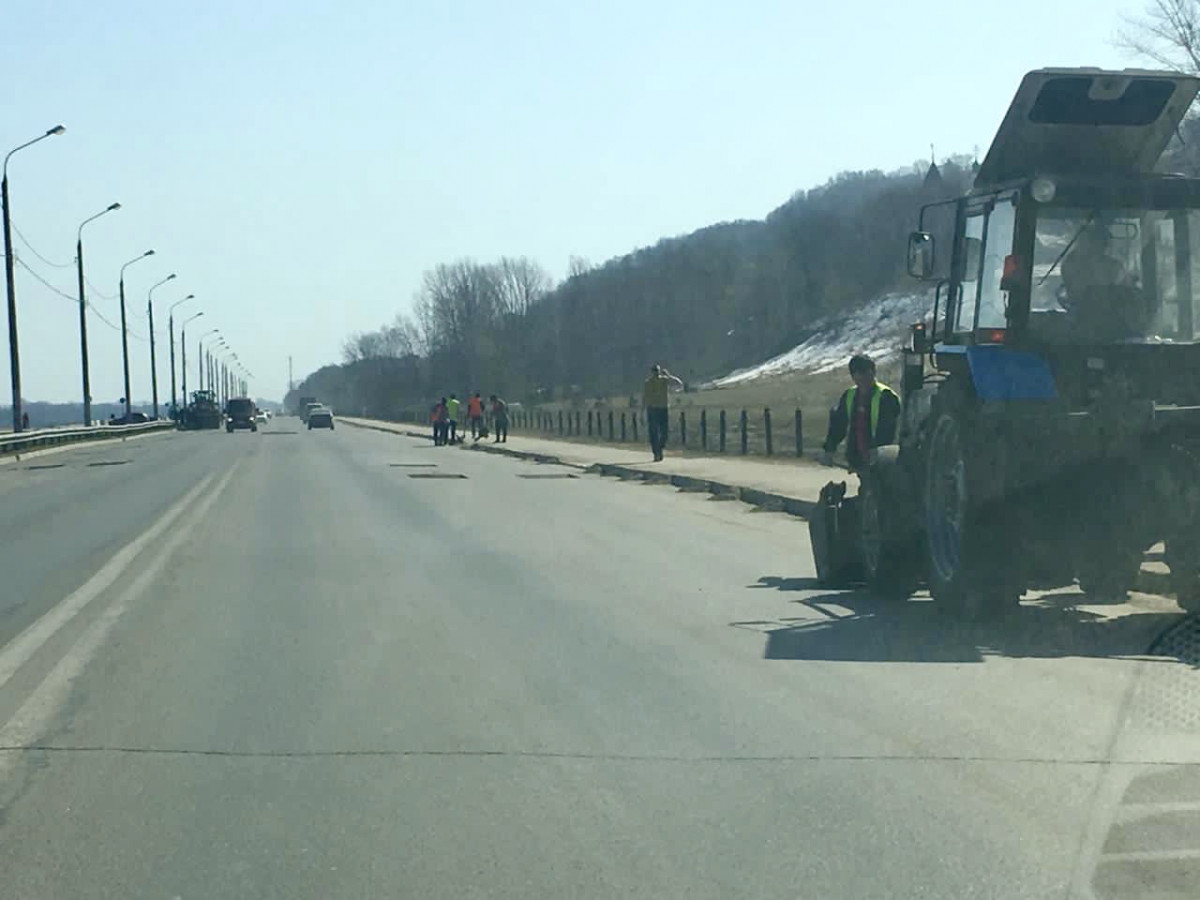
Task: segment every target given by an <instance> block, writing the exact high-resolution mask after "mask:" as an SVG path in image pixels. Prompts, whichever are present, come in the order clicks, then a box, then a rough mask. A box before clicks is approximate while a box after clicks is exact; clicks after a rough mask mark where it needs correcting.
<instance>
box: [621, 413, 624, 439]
mask: <svg viewBox="0 0 1200 900" xmlns="http://www.w3.org/2000/svg"><path fill="white" fill-rule="evenodd" d="M621 443H622V444H624V443H625V413H621Z"/></svg>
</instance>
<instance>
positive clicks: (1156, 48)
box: [1116, 0, 1200, 75]
mask: <svg viewBox="0 0 1200 900" xmlns="http://www.w3.org/2000/svg"><path fill="white" fill-rule="evenodd" d="M1124 23H1125V24H1124V27H1123V28H1121V30H1120V31H1119V32H1118V33H1117V38H1116V45H1117V46H1118V47H1120V48H1121V49H1123V50H1127V51H1129V52H1130V53H1133V54H1135V55H1137V56H1142V57H1145V58H1146V59H1149V60H1153V61H1154V62H1156V63H1158V64H1159V65H1160V66H1163V67H1165V68H1168V69H1171V70H1173V71H1177V72H1190V73H1191V74H1193V75H1195V74H1200V0H1151V2H1150V4H1149V5H1148V6H1147V7H1146V9H1145V10H1144V11H1143V13H1142V15H1141V16H1126V17H1124Z"/></svg>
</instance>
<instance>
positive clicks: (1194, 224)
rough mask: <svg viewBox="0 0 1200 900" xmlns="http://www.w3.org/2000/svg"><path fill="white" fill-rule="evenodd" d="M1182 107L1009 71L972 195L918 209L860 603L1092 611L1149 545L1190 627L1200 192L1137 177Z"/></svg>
mask: <svg viewBox="0 0 1200 900" xmlns="http://www.w3.org/2000/svg"><path fill="white" fill-rule="evenodd" d="M1198 89H1200V79H1197V78H1195V77H1192V76H1188V75H1181V74H1178V73H1167V72H1148V71H1134V70H1125V71H1101V70H1099V69H1042V70H1038V71H1035V72H1030V73H1029V74H1028V75H1026V76H1025V78H1024V79H1023V81H1022V82H1021V86H1020V88H1019V90H1018V91H1017V94H1016V97H1015V98H1014V99H1013V102H1012V105H1011V106H1010V108H1009V110H1008V114H1007V115H1006V116H1005V118H1004V121H1003V123H1002V124H1001V126H1000V129H999V132H998V133H997V135H996V138H995V140H994V141H993V143H992V146H991V148H990V149H989V151H988V154H987V156H986V157H985V159H984V161H983V162H982V164H981V165H980V167H979V170H978V173H977V176H976V179H975V183H974V186H973V188H972V189H971V191H970V192H969V193H968V194H967V195H966V196H963V197H959V198H957V199H954V200H950V201H946V202H944V203H935V204H930V205H928V206H926V207H924V208H923V209H922V210H921V214H920V220H919V224H918V226H917V227H918V230H917V231H915V232H913V233H912V234H911V235H910V237H909V244H908V270H909V273H910V274H911V275H912V276H914V277H916V278H918V279H922V280H924V281H927V282H929V283H930V284H931V285H932V286H933V290H932V294H933V305H934V313H933V317H932V320H931V324H919V325H914V326H913V328H912V331H911V337H910V342H909V344H908V346H907V348H906V349H905V351H904V354H903V376H902V400H903V413H902V419H901V424H900V428H899V434H898V439H897V440H898V444H897V446H893V447H883V448H880V449H879V451H878V458H877V459H875V460H874V461H873V463H872V465H871V466H870V467H869V468H868V469H867V470H866V471H864V472H862V473H860V489H859V495H858V498H857V503H856V510H855V516H854V517H853V518H854V519H855V520H856V522H855V531H856V533H857V537H858V547H857V548H856V552H855V553H854V554H843V556H844V558H845V559H851V558H854V561H855V563H856V564H857V566H858V567H859V570H860V574H861V577H862V579H863V580H865V581H866V582H867V583H868V585H869V586H870V587H871V588H872V589H873V590H875V591H877V592H879V593H882V594H888V595H893V596H895V595H907V594H908V593H909V592H911V591H912V590H913V589H914V588H915V587H916V586H917V585H918V583H921V582H923V583H925V584H926V585H927V586H928V588H929V590H930V592H931V594H932V596H933V597H934V599H935V600H936V601H937V602H938V603H939V604H942V605H945V606H946V607H949V608H953V609H955V610H958V611H960V612H964V613H967V614H977V613H986V612H990V611H996V610H1000V609H1003V608H1005V607H1008V606H1011V605H1013V604H1015V603H1016V601H1017V600H1018V599H1019V598H1020V596H1021V594H1022V593H1023V592H1024V591H1025V590H1027V589H1030V588H1052V587H1057V586H1065V585H1069V584H1072V583H1074V582H1076V581H1077V582H1078V583H1079V585H1080V586H1081V587H1082V589H1083V590H1084V591H1085V592H1086V593H1087V594H1088V595H1090V596H1092V597H1096V598H1099V597H1104V598H1106V599H1108V598H1111V597H1114V596H1123V595H1124V594H1125V592H1126V591H1127V590H1129V589H1130V588H1131V587H1132V586H1133V584H1134V580H1135V579H1136V578H1137V576H1138V573H1139V569H1140V567H1141V563H1142V561H1143V558H1144V554H1145V552H1146V551H1147V550H1148V549H1150V548H1151V547H1152V546H1153V545H1155V544H1158V543H1160V542H1162V543H1164V544H1165V555H1164V561H1165V562H1166V563H1167V565H1168V567H1169V569H1170V580H1171V588H1172V590H1173V591H1174V592H1175V593H1176V595H1177V597H1178V601H1179V603H1180V605H1181V606H1182V607H1184V608H1185V609H1188V610H1191V611H1196V610H1200V303H1198V302H1197V301H1198V295H1200V180H1195V179H1190V178H1184V177H1180V176H1176V175H1171V174H1168V173H1165V172H1161V171H1159V170H1158V169H1159V163H1160V158H1161V157H1162V155H1163V152H1164V150H1165V149H1166V148H1167V146H1168V144H1169V142H1170V141H1171V140H1172V139H1174V138H1175V136H1176V135H1177V129H1178V126H1179V124H1180V122H1181V121H1182V119H1183V117H1184V115H1185V113H1186V112H1187V111H1188V109H1189V107H1190V106H1191V104H1192V101H1193V100H1194V99H1195V97H1196V94H1197V91H1198ZM815 545H816V541H814V546H815ZM825 562H826V565H825V569H826V571H825V573H823V574H825V575H826V576H827V578H828V580H830V581H835V580H836V579H837V576H838V574H839V573H838V572H837V571H833V570H831V567H830V566H829V565H828V559H826V560H825ZM819 570H820V566H819Z"/></svg>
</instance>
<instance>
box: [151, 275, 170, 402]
mask: <svg viewBox="0 0 1200 900" xmlns="http://www.w3.org/2000/svg"><path fill="white" fill-rule="evenodd" d="M174 277H175V273H174V272H172V273H171V274H170V275H168V276H167V277H166V278H164V279H163V280H162V281H159V282H156V283H155V284H153V285H152V286H151V287H150V290H149V291H147V292H146V318H147V319H149V320H150V397H151V400H152V402H153V403H154V418H156V419H157V418H158V358H157V357H156V356H155V355H154V289H155V288H158V287H162V286H163V285H164V284H166V283H167V282H168V281H171V280H172V279H173V278H174ZM174 351H175V348H174V347H172V348H171V394H172V396H171V401H172V406H173V405H174V401H175V397H174V394H175V352H174Z"/></svg>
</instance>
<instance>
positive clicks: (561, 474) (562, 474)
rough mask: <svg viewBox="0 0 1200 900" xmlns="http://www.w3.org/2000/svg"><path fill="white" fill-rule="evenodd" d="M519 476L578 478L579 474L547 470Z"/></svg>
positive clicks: (519, 476)
mask: <svg viewBox="0 0 1200 900" xmlns="http://www.w3.org/2000/svg"><path fill="white" fill-rule="evenodd" d="M517 477H518V478H578V477H579V476H578V475H572V474H571V473H570V472H546V473H540V472H538V473H531V474H528V475H518V476H517Z"/></svg>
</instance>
